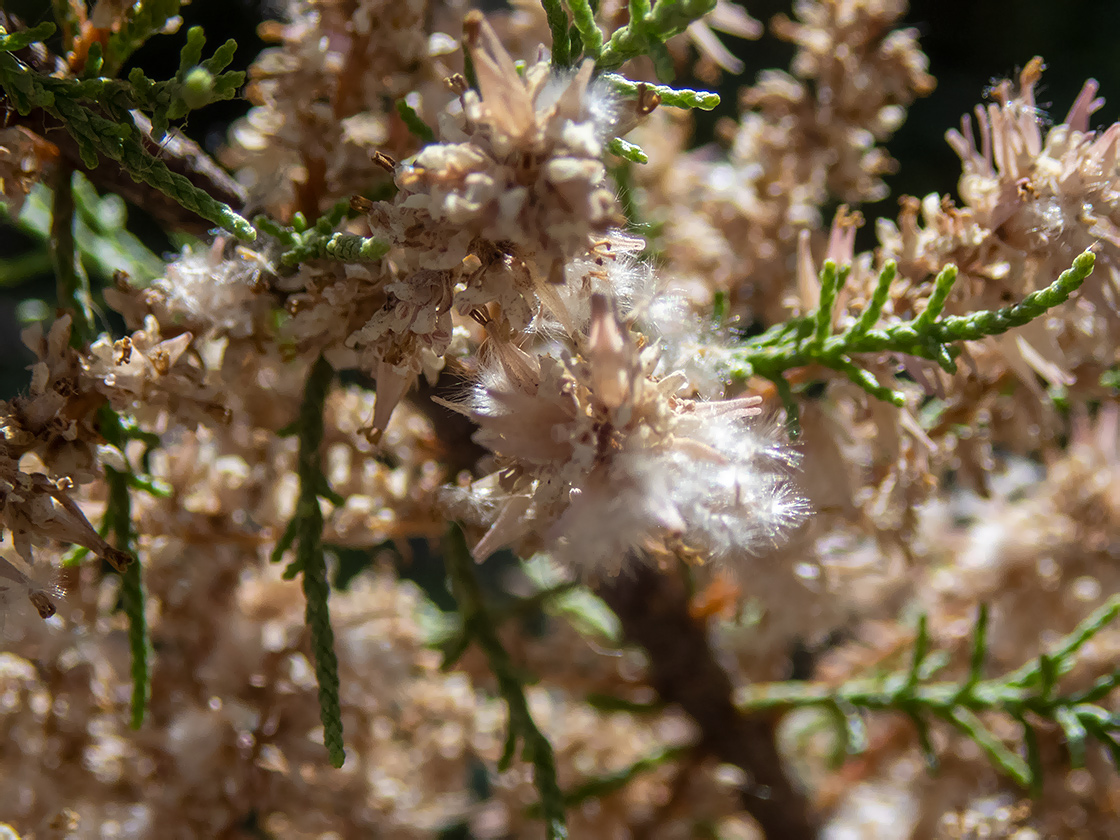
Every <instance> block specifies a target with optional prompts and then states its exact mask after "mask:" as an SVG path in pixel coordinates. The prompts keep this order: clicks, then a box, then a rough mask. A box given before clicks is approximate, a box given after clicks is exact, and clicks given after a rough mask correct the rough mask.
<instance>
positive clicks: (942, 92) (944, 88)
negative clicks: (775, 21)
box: [0, 0, 1120, 398]
mask: <svg viewBox="0 0 1120 840" xmlns="http://www.w3.org/2000/svg"><path fill="white" fill-rule="evenodd" d="M504 5H505V4H504V3H502V2H501V1H500V0H483V2H482V3H481V4H480V7H481V8H482V9H483V10H484V11H493V10H497V9H500V8H502V7H503V6H504ZM744 5H745V6H746V8H747V10H748V11H749V12H750V13H751V14H752V15H753V16H754V17H756V18H758V19H759V20H762V21H763V22H768V21H769V20H770V18H772V17H773V16H774V15H775V14H778V13H786V14H789V13H790V12H791V8H790V6H791V4H790V2H789V0H751V2H748V3H745V4H744ZM0 8H3V9H4V10H6V11H8V12H10V13H12V14H15V15H17V16H18V17H20V18H21V19H23V20H24V21H25V22H27V23H29V24H34V23H38V22H40V21H42V20H47V19H50V2H49V0H0ZM281 14H282V4H280V3H278V2H275V0H273V2H267V1H266V2H261V1H260V0H223V2H214V1H213V0H195V2H194V3H192V4H190V5H187V6H184V7H183V25H182V26H181V27H180V28H179V30H178V32H177V33H176V34H174V35H164V36H158V37H156V38H153V39H152V40H151V41H149V42H148V44H147V45H145V46H144V48H142V49H141V50H140V51H139V52H137V53H136V55H135V56H134V57H133V58H132V60H131V61H130V63H129V66H126V67H125V68H124V72H123V74H122V75H127V72H128V70H129V68H130V67H131V66H140V67H142V68H143V69H144V71H145V73H146V74H147V75H148V76H149V77H151V78H153V79H166V78H169V77H171V76H173V75H174V73H175V71H176V69H177V65H178V56H179V51H180V50H181V49H182V47H183V45H184V44H185V43H186V33H187V30H188V29H189V28H190V27H191V26H195V25H200V26H202V27H204V29H205V31H206V34H207V38H208V41H209V43H211V44H218V43H221V42H222V41H224V40H225V39H227V38H234V39H235V40H236V41H237V42H238V45H239V47H238V51H237V54H236V56H235V59H234V62H233V64H232V65H231V66H230V68H229V69H231V70H245V69H247V68H248V66H249V64H250V63H251V62H252V60H253V59H254V58H255V57H256V55H257V54H258V52H259V51H260V50H261V48H262V47H263V46H264V44H263V42H262V41H261V40H260V38H259V37H258V34H257V27H258V26H259V24H260V23H261V22H262V21H264V20H268V19H272V18H275V17H278V16H281ZM906 20H907V23H908V24H909V25H910V26H913V27H916V28H917V29H918V31H919V33H920V43H921V46H922V48H923V49H924V50H925V52H926V54H927V55H928V56H929V59H930V72H931V73H932V74H933V75H934V76H935V77H936V79H937V82H938V85H937V89H936V90H935V91H934V92H933V94H932V95H931V96H929V97H927V98H925V99H919V100H918V101H917V102H916V103H915V104H914V105H913V106H912V107H911V109H910V113H909V116H908V118H907V121H906V123H905V125H904V126H903V127H902V129H901V130H900V131H899V132H898V133H897V134H896V135H895V137H894V138H893V139H892V140H891V142H890V143H889V144H888V146H887V148H888V149H889V151H890V153H891V154H892V155H893V156H894V157H895V158H896V159H897V160H898V161H899V170H898V172H897V173H896V174H895V175H892V176H889V177H888V178H887V183H888V185H889V186H890V188H891V195H890V197H889V198H887V199H885V200H884V201H882V202H879V203H878V204H876V205H870V206H865V207H863V208H861V209H862V210H863V212H864V215H865V217H867V218H875V217H876V216H880V215H887V216H894V215H895V214H896V212H897V202H898V197H899V196H900V195H917V196H921V195H925V194H926V193H929V192H931V191H934V190H937V191H941V192H947V193H950V194H955V191H956V190H955V187H956V180H957V178H958V176H959V173H960V162H959V159H958V158H957V157H956V155H955V154H954V153H953V152H952V150H951V149H950V148H949V146H948V145H947V144H946V143H945V140H944V134H945V131H946V130H947V129H948V128H951V127H955V126H958V125H959V123H960V118H961V115H962V114H964V113H966V112H969V111H971V109H972V108H973V106H974V105H976V104H977V103H978V102H980V101H982V99H983V97H984V94H985V92H986V90H987V89H988V88H989V87H990V86H991V84H992V83H994V82H996V81H998V80H1000V79H1002V78H1006V77H1008V76H1012V75H1014V74H1015V73H1016V72H1017V70H1018V69H1019V68H1021V67H1022V66H1023V65H1024V64H1025V63H1026V62H1027V61H1029V60H1030V59H1031V58H1032V57H1033V56H1036V55H1039V56H1042V57H1043V58H1044V59H1045V61H1046V64H1047V68H1048V69H1047V71H1046V73H1045V75H1044V76H1043V80H1042V84H1041V86H1040V92H1041V96H1040V97H1039V101H1040V104H1041V105H1042V107H1043V108H1044V110H1045V111H1046V113H1047V114H1048V115H1050V116H1052V117H1053V118H1055V119H1057V120H1060V119H1062V117H1063V116H1064V115H1065V113H1066V111H1067V109H1068V108H1069V106H1070V104H1071V103H1072V101H1073V98H1074V97H1075V96H1076V94H1077V92H1078V90H1079V89H1080V88H1081V85H1082V84H1083V83H1084V81H1085V79H1086V78H1089V77H1092V78H1095V79H1097V80H1098V81H1099V82H1100V92H1101V95H1102V96H1104V97H1105V99H1106V105H1105V107H1104V108H1103V109H1102V110H1101V111H1100V112H1098V113H1097V115H1096V117H1095V125H1097V126H1102V125H1107V124H1109V123H1111V122H1113V121H1115V120H1116V119H1117V118H1118V117H1120V56H1118V54H1117V51H1116V38H1117V34H1116V33H1117V32H1120V3H1116V2H1113V1H1112V0H1067V2H1055V0H1015V2H1007V0H913V2H911V3H910V11H909V14H908V15H907V18H906ZM721 37H722V38H723V39H724V40H725V42H726V43H727V45H728V46H729V48H730V49H731V50H732V51H733V52H734V53H735V54H736V55H738V56H739V57H740V59H742V61H743V62H744V63H745V65H746V70H745V72H744V74H743V75H742V76H737V77H730V76H725V77H724V78H723V79H722V81H721V83H720V85H719V87H718V90H719V93H720V94H721V96H722V97H723V102H722V104H721V106H720V107H719V108H718V109H717V110H715V111H713V112H709V113H705V112H701V111H696V112H694V115H695V118H696V120H697V123H696V131H695V134H694V143H695V144H696V145H703V144H705V143H709V142H712V139H713V137H714V132H715V126H716V124H717V122H718V121H719V120H720V119H721V118H725V117H734V116H735V115H736V114H737V109H738V104H737V103H738V97H737V91H738V90H739V89H740V88H741V87H743V86H744V85H747V84H750V83H751V82H753V81H754V79H755V78H756V76H757V74H758V73H759V71H761V70H764V69H768V68H775V67H777V68H788V66H789V61H790V58H791V56H792V54H793V49H792V47H791V46H790V45H789V44H787V43H784V42H782V41H780V40H778V39H776V38H774V37H773V36H771V35H770V34H769V32H768V33H767V34H766V35H765V36H764V37H763V38H762V39H761V40H759V41H741V40H738V39H735V38H732V37H730V36H721ZM678 81H679V82H681V83H686V84H690V85H692V86H695V87H701V88H703V87H706V85H704V83H703V82H700V81H697V80H684V79H682V80H678ZM248 107H249V104H248V103H247V102H245V101H244V100H234V101H230V102H220V103H217V104H214V105H211V106H209V107H207V108H205V109H203V110H201V111H197V112H195V113H193V114H192V115H191V117H190V120H189V122H188V123H187V124H186V125H185V126H184V127H183V128H184V131H185V133H186V134H187V135H188V136H190V137H191V138H192V139H194V140H195V141H196V142H198V143H200V144H201V145H202V146H203V147H205V148H206V149H207V150H209V151H211V152H215V151H216V150H217V149H218V148H219V147H220V146H221V144H222V142H223V138H224V136H225V132H226V129H227V128H228V126H229V124H230V123H231V122H232V121H233V120H235V119H237V118H238V117H239V116H241V115H242V114H244V113H245V112H246V111H247V110H248ZM124 228H125V229H127V230H128V231H129V232H131V233H132V234H134V235H135V236H136V237H137V238H138V239H139V240H140V241H141V242H143V243H144V244H145V245H147V247H148V248H149V249H151V250H152V251H153V252H154V253H156V254H168V253H170V252H172V251H174V250H175V243H174V242H173V241H172V239H170V238H169V237H168V236H167V235H166V234H165V233H164V232H163V231H161V230H160V229H159V228H158V226H156V225H155V223H154V222H153V221H152V220H151V219H149V218H146V217H145V216H144V215H143V214H141V213H137V212H131V213H129V214H128V216H127V221H126V222H125V223H124ZM862 234H863V236H864V239H863V241H862V242H861V243H860V244H861V246H862V247H871V246H873V245H874V242H873V240H872V238H871V237H872V236H873V232H872V228H871V226H867V227H865V228H864V230H863V231H862ZM87 268H88V269H90V270H91V272H92V273H93V274H94V278H93V279H94V282H95V283H97V282H98V280H99V279H100V280H101V281H102V282H103V281H104V280H105V279H106V278H104V277H101V278H99V277H98V276H97V270H96V267H95V266H87ZM53 299H54V282H53V278H52V277H51V275H50V273H49V260H48V259H47V256H46V251H45V248H44V247H43V245H42V244H41V243H40V242H37V241H36V240H35V239H34V238H32V237H30V236H27V235H24V234H22V233H20V232H19V231H18V230H16V229H14V228H13V226H12V225H11V224H9V223H7V222H2V221H0V398H7V397H9V396H10V395H12V394H13V393H16V392H17V391H19V390H20V389H22V388H23V387H25V386H26V382H27V372H26V370H25V368H26V365H27V364H29V363H30V361H31V355H30V353H29V352H27V351H26V349H25V348H24V347H23V345H22V343H21V342H20V337H19V334H20V330H21V328H22V327H21V315H22V317H23V318H24V319H26V318H28V317H43V315H44V314H48V313H49V312H50V311H51V310H52V309H53V306H54V304H53ZM116 326H118V328H119V325H116Z"/></svg>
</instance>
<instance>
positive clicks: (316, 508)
mask: <svg viewBox="0 0 1120 840" xmlns="http://www.w3.org/2000/svg"><path fill="white" fill-rule="evenodd" d="M333 379H334V369H333V368H332V367H331V366H330V364H329V363H328V362H327V361H326V360H325V359H323V358H322V357H321V356H320V357H319V359H318V360H317V361H316V362H315V364H313V365H312V366H311V370H310V371H309V372H308V374H307V382H306V384H305V385H304V391H303V402H302V403H301V405H300V410H299V417H298V419H297V420H296V422H295V424H294V426H293V430H294V431H295V433H296V434H297V436H298V437H299V456H298V459H297V468H296V471H297V474H298V475H299V499H298V501H297V502H296V510H295V514H294V515H293V516H292V519H291V521H290V522H289V523H288V527H287V528H286V529H285V531H284V534H283V536H282V537H281V538H280V540H279V541H278V542H277V544H276V548H275V549H274V551H273V553H272V561H273V562H279V561H280V560H281V559H282V558H283V555H284V554H285V553H286V552H287V551H288V549H289V548H291V547H292V546H293V545H294V546H295V550H296V556H295V559H294V560H293V561H292V562H291V563H289V564H288V566H287V568H286V569H285V570H284V577H285V578H286V579H289V580H291V579H292V578H294V577H295V576H296V575H297V574H299V575H301V579H302V582H303V594H304V598H305V599H306V601H307V609H306V623H307V627H308V630H309V631H310V633H311V650H312V654H313V658H314V660H315V678H316V680H317V681H318V684H319V719H320V720H321V721H322V723H323V742H324V744H325V745H326V748H327V754H328V755H329V757H330V762H331V764H332V765H333V766H334V767H341V766H342V765H343V762H345V761H346V751H345V749H344V746H343V741H342V706H341V702H340V699H339V692H340V683H339V676H338V655H337V654H336V652H335V648H334V629H333V628H332V627H331V616H330V607H329V606H328V603H327V601H328V598H329V597H330V584H329V583H328V581H327V564H326V557H325V555H324V552H323V509H322V507H321V506H320V502H319V499H320V497H321V496H326V497H329V498H332V499H334V500H335V501H336V502H337V501H339V500H338V497H337V495H335V494H333V493H330V492H329V490H328V485H327V480H326V477H325V476H324V474H323V467H322V458H321V455H320V452H319V449H320V447H321V445H322V443H323V407H324V405H325V403H326V399H327V393H328V391H329V390H330V385H331V382H332V381H333Z"/></svg>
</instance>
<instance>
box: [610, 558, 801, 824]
mask: <svg viewBox="0 0 1120 840" xmlns="http://www.w3.org/2000/svg"><path fill="white" fill-rule="evenodd" d="M597 593H598V594H599V596H600V597H601V598H603V600H604V601H606V602H607V604H608V605H609V606H610V607H611V609H613V610H614V611H615V613H617V614H618V617H619V620H620V621H621V622H622V628H623V631H624V633H625V635H626V638H627V639H628V640H629V641H631V642H634V643H635V644H638V645H641V646H642V647H644V648H645V649H646V650H647V651H648V652H649V661H650V679H651V682H652V684H653V687H654V688H655V689H656V690H657V692H658V694H659V695H660V696H661V699H662V700H664V701H665V702H666V703H677V704H679V705H680V706H681V708H683V709H684V711H685V712H687V713H688V714H689V715H690V716H691V717H692V719H693V720H695V721H696V723H697V725H698V726H699V727H700V732H701V736H700V744H699V745H698V746H699V749H701V750H702V751H704V752H706V753H708V754H709V755H712V756H715V757H717V758H718V759H720V760H721V761H724V762H727V763H728V764H734V765H735V766H737V767H740V768H742V769H743V771H744V772H745V773H746V774H747V778H748V780H749V782H748V784H747V785H746V786H745V787H744V788H743V789H742V791H741V797H742V803H743V808H744V809H745V810H746V811H747V812H748V813H749V814H750V815H751V816H752V817H754V819H755V820H757V821H758V824H759V825H760V826H761V827H762V829H763V831H764V832H765V834H766V836H767V837H769V838H771V840H809V838H813V837H816V833H817V827H816V821H815V818H814V816H813V814H812V810H811V808H810V806H809V803H808V801H807V800H806V799H805V797H804V796H803V795H802V794H801V793H800V792H799V791H798V790H797V789H796V788H795V787H794V786H793V784H792V783H791V782H790V780H789V778H788V777H787V776H786V775H785V771H784V770H783V768H782V762H781V757H780V756H779V755H778V748H777V742H776V740H775V731H774V724H773V722H772V720H771V718H770V716H768V715H759V714H746V713H743V712H740V711H739V710H738V709H736V708H735V705H734V703H733V702H732V687H731V680H730V679H729V678H728V676H727V674H726V673H725V672H724V670H723V669H722V668H721V667H720V665H719V664H718V663H717V662H716V660H715V656H714V655H713V653H712V649H711V647H710V645H709V644H708V637H707V633H706V632H705V628H704V626H703V624H701V623H700V622H698V621H697V620H695V619H694V618H692V616H690V615H689V613H688V596H687V593H686V591H685V587H684V585H683V582H682V581H681V580H680V578H678V577H675V576H673V575H669V574H663V573H660V572H657V571H655V570H653V569H651V568H650V567H649V566H648V565H646V564H644V563H642V562H641V561H640V560H635V561H634V562H633V563H632V570H631V571H629V572H627V573H624V574H621V575H619V576H618V577H616V578H613V579H610V580H608V581H607V582H605V583H604V584H602V585H600V586H599V587H598V589H597Z"/></svg>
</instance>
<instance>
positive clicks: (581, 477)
mask: <svg viewBox="0 0 1120 840" xmlns="http://www.w3.org/2000/svg"><path fill="white" fill-rule="evenodd" d="M492 352H493V354H494V358H495V364H494V365H493V367H492V368H491V369H489V370H488V371H487V373H486V374H484V376H483V378H482V380H481V382H480V384H479V385H478V386H477V387H476V389H475V391H474V393H473V394H472V396H471V398H470V399H469V400H468V402H466V403H465V404H461V405H452V407H455V408H457V409H458V410H460V411H462V412H463V413H465V414H467V415H468V416H470V417H471V418H472V419H474V420H475V421H476V422H477V423H478V424H479V431H478V433H477V435H476V440H478V442H479V443H482V444H483V445H484V446H486V447H487V448H489V449H491V450H492V451H493V452H494V453H495V454H496V455H497V456H498V458H497V467H498V470H497V472H495V473H493V474H491V475H490V476H488V477H487V478H484V479H482V480H480V481H478V482H476V483H475V484H474V485H473V486H472V488H471V489H470V491H469V492H468V493H466V494H465V496H461V497H460V498H458V499H457V500H454V499H453V501H452V507H453V508H454V509H456V510H457V511H461V512H470V511H471V510H472V506H473V510H474V511H475V518H478V514H479V513H480V512H481V513H484V514H486V513H488V515H484V516H483V517H482V518H483V519H485V520H486V521H487V523H488V524H489V525H490V528H489V530H488V532H487V533H486V536H485V537H483V539H482V540H481V541H480V542H479V543H478V544H477V545H476V546H475V549H474V554H475V556H476V557H477V558H478V559H480V560H481V559H484V558H485V557H486V556H487V555H489V554H490V553H491V552H493V551H495V550H496V549H498V548H501V547H502V546H506V545H513V546H514V547H515V548H516V549H517V550H518V551H519V552H520V553H522V554H526V553H530V552H532V551H533V550H536V549H538V548H546V549H548V550H550V551H552V552H553V553H554V554H555V555H556V556H557V557H558V558H559V559H561V560H562V561H563V562H564V563H565V564H566V565H568V566H569V567H571V568H575V569H577V570H579V571H582V572H584V573H612V572H615V571H617V570H618V569H619V568H621V567H622V566H623V565H624V564H625V563H626V562H628V560H629V559H631V558H633V557H634V556H636V555H640V554H643V553H648V554H651V555H653V556H657V557H660V556H671V555H673V554H677V555H680V556H683V557H685V558H688V559H693V560H695V561H696V562H701V563H703V562H706V561H708V560H711V561H712V562H715V563H720V564H729V565H731V566H733V567H735V566H739V565H741V564H742V562H743V561H744V559H745V558H746V557H747V556H749V555H750V554H752V553H754V552H757V551H759V550H761V549H762V548H763V547H764V546H766V545H772V544H774V543H776V542H778V541H780V540H781V539H782V537H783V535H784V532H785V531H786V530H787V529H788V528H789V527H791V526H792V525H794V524H796V523H797V522H798V521H799V520H800V518H801V517H802V515H803V514H804V507H803V505H802V502H801V501H800V500H799V499H798V498H797V496H796V494H795V493H794V492H793V490H792V488H791V486H790V482H789V479H788V476H787V470H788V468H789V467H790V466H791V465H792V463H793V462H794V460H795V459H794V456H793V455H792V453H791V452H789V451H788V450H787V449H785V448H784V447H782V446H781V445H779V444H778V443H777V442H776V441H773V440H770V439H768V438H766V437H765V436H760V435H758V434H757V433H756V432H754V431H752V430H751V429H749V428H747V427H746V426H745V425H744V423H743V421H744V420H745V419H746V418H748V417H751V416H754V415H756V414H757V413H758V409H757V401H756V400H754V399H750V398H740V399H733V400H726V401H721V402H702V401H699V400H691V399H683V398H681V397H679V396H678V393H679V392H680V391H681V390H682V388H683V386H685V384H686V380H685V377H684V376H683V375H682V374H679V373H673V374H669V375H667V376H663V377H659V378H658V377H654V376H653V375H652V374H653V371H654V369H655V367H656V365H657V361H658V351H657V348H656V346H654V345H651V346H647V347H646V348H645V349H644V350H643V349H640V347H639V344H638V336H637V335H635V334H634V333H633V332H631V331H630V329H629V328H628V327H627V325H625V324H624V323H622V322H621V321H620V320H619V318H618V315H617V314H616V312H615V311H614V305H613V303H612V302H611V301H610V300H609V299H608V298H607V297H606V296H604V295H602V294H596V295H594V296H593V297H592V298H591V315H590V323H589V325H588V329H587V332H586V333H585V334H581V335H579V336H578V337H577V338H576V346H575V347H574V348H573V350H572V351H567V350H564V349H558V350H557V351H555V352H553V353H544V354H540V355H535V356H534V355H530V354H528V353H526V352H525V351H523V350H521V349H520V348H518V347H516V346H515V345H513V344H510V343H507V342H502V341H500V340H498V341H494V342H493V345H492Z"/></svg>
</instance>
